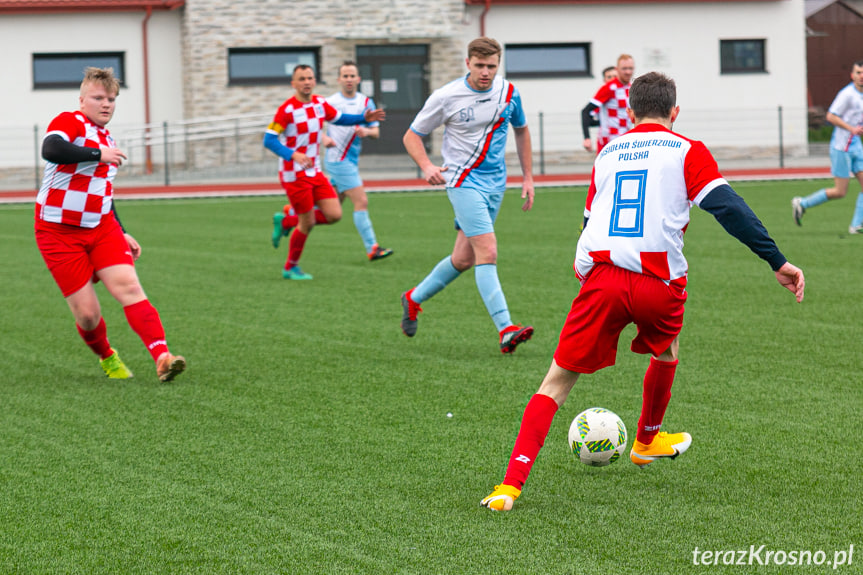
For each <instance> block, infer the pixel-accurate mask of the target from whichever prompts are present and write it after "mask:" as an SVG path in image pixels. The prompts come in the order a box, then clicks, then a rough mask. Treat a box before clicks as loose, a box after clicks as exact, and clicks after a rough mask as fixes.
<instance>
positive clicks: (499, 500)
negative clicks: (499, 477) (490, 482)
mask: <svg viewBox="0 0 863 575" xmlns="http://www.w3.org/2000/svg"><path fill="white" fill-rule="evenodd" d="M519 495H521V489H517V488H515V487H513V486H512V485H495V486H494V491H492V493H491V495H489V496H488V497H486V498H485V499H483V500H482V501H480V502H479V504H480V505H482V506H483V507H488V508H489V509H491V510H493V511H509V510H510V509H512V504H513V503H515V500H516V499H518V496H519Z"/></svg>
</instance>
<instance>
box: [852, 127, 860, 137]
mask: <svg viewBox="0 0 863 575" xmlns="http://www.w3.org/2000/svg"><path fill="white" fill-rule="evenodd" d="M851 133H852V134H854V135H855V136H863V125H861V126H854V127H853V128H851Z"/></svg>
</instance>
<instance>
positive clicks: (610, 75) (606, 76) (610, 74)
mask: <svg viewBox="0 0 863 575" xmlns="http://www.w3.org/2000/svg"><path fill="white" fill-rule="evenodd" d="M615 78H617V68H616V67H615V66H609V67H608V68H605V69H603V70H602V81H603V83H608V82H611V81H612V80H613V79H615ZM598 125H599V108H593V110H591V111H590V127H591V128H594V127H596V126H598ZM588 151H590V150H588Z"/></svg>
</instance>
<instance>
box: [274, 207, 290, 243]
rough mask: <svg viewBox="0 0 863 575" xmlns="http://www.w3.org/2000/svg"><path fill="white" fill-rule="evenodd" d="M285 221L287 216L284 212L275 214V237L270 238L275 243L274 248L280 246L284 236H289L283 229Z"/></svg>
mask: <svg viewBox="0 0 863 575" xmlns="http://www.w3.org/2000/svg"><path fill="white" fill-rule="evenodd" d="M284 219H285V214H284V213H283V212H276V213H275V214H273V235H272V237H271V238H270V239H271V240H272V242H273V247H274V248H277V247H279V244H280V243H281V241H282V236H286V235H287V234H286V233H285V232H284V230H283V229H282V220H284Z"/></svg>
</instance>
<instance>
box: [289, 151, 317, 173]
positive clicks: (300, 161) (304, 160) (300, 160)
mask: <svg viewBox="0 0 863 575" xmlns="http://www.w3.org/2000/svg"><path fill="white" fill-rule="evenodd" d="M291 159H292V160H293V161H294V163H295V164H296V165H298V166H299V167H301V168H302V169H304V170H308V169H309V168H311V167H313V166H314V165H315V162H314V161H312V159H311V158H310V157H308V156H307V155H305V154H303V153H302V152H294V155H293V156H291Z"/></svg>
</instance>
